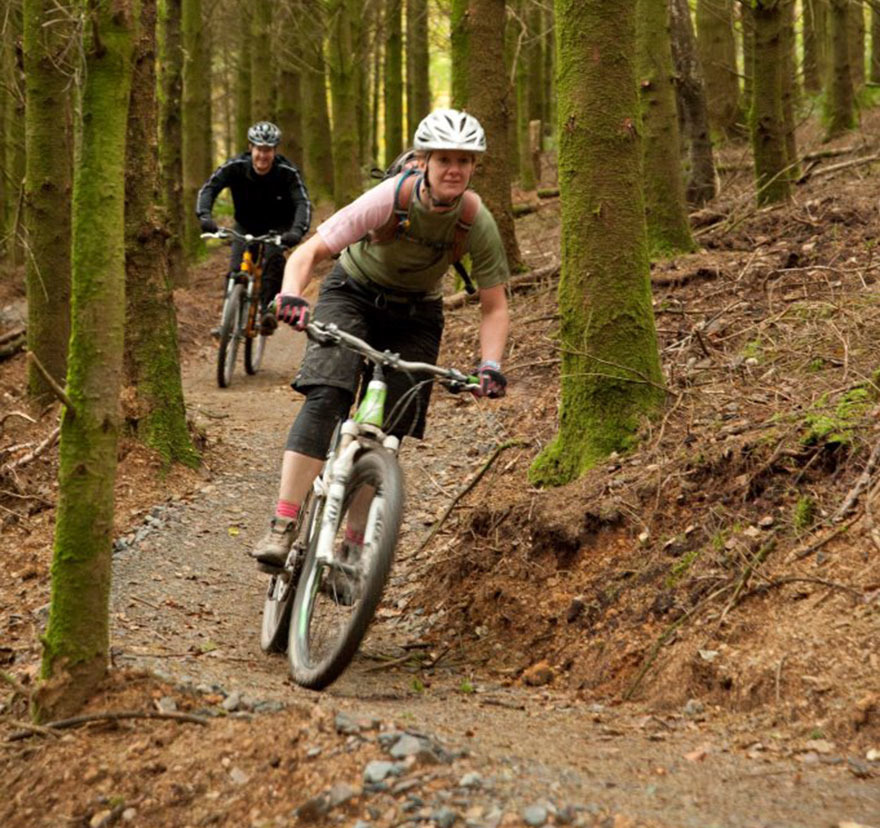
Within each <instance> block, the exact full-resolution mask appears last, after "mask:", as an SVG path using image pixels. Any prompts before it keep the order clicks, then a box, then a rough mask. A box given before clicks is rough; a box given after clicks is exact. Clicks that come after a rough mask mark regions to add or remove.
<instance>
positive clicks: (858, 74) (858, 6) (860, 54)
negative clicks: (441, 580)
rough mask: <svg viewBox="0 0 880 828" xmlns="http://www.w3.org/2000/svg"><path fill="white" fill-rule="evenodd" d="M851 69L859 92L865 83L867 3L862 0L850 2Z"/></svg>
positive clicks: (854, 84)
mask: <svg viewBox="0 0 880 828" xmlns="http://www.w3.org/2000/svg"><path fill="white" fill-rule="evenodd" d="M849 70H850V72H851V73H852V81H853V86H854V87H855V90H856V91H857V92H858V90H859V89H861V88H862V87H863V86H864V85H865V4H864V3H863V2H862V0H850V3H849Z"/></svg>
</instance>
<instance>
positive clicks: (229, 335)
mask: <svg viewBox="0 0 880 828" xmlns="http://www.w3.org/2000/svg"><path fill="white" fill-rule="evenodd" d="M243 310H244V285H233V287H232V290H231V291H230V293H229V296H228V297H227V298H226V302H225V304H224V305H223V320H222V322H221V323H220V345H219V347H218V349H217V385H219V386H220V387H221V388H228V387H229V383H230V382H232V372H233V371H234V370H235V357H236V354H237V353H238V339H239V323H240V321H241V315H242V312H243Z"/></svg>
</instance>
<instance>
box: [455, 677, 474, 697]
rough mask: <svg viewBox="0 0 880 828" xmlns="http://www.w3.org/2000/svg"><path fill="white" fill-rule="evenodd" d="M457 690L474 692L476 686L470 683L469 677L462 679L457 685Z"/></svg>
mask: <svg viewBox="0 0 880 828" xmlns="http://www.w3.org/2000/svg"><path fill="white" fill-rule="evenodd" d="M458 692H459V693H466V694H471V693H476V692H477V688H476V687H474V685H473V684H471V681H470V679H462V681H461V684H459V685H458Z"/></svg>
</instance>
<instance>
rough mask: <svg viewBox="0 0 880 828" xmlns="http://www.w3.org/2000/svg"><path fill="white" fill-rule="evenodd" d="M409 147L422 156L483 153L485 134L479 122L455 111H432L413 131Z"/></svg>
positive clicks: (466, 114)
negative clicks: (460, 151) (425, 154)
mask: <svg viewBox="0 0 880 828" xmlns="http://www.w3.org/2000/svg"><path fill="white" fill-rule="evenodd" d="M413 147H415V149H417V150H421V151H423V152H433V151H435V150H462V151H464V152H476V153H481V152H485V151H486V133H485V132H483V127H481V126H480V122H479V121H478V120H477V119H476V118H475V117H474V116H473V115H468V113H467V112H459V111H458V110H457V109H435V110H434V111H433V112H432V113H431V114H430V115H426V116H425V117H424V118H423V119H422V122H421V123H420V124H419V125H418V127H417V128H416V135H415V139H414V140H413Z"/></svg>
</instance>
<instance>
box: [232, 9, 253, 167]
mask: <svg viewBox="0 0 880 828" xmlns="http://www.w3.org/2000/svg"><path fill="white" fill-rule="evenodd" d="M239 10H240V13H241V21H240V23H239V26H238V37H237V41H238V43H237V44H236V49H237V52H236V57H237V62H236V72H235V140H234V144H235V149H236V152H242V151H243V150H244V149H245V148H246V147H247V143H248V140H247V134H248V128H249V127H250V126H251V124H252V123H253V122H254V117H253V100H252V92H253V82H252V80H251V65H252V59H253V52H254V48H253V42H254V38H253V28H252V26H251V16H252V13H253V12H252V7H251V6H250V5H249V4H247V3H241V4H239Z"/></svg>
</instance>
